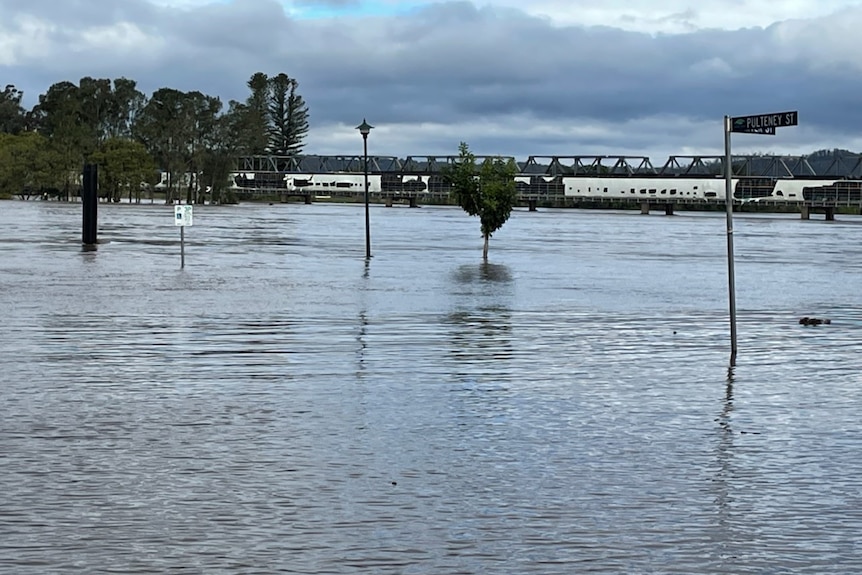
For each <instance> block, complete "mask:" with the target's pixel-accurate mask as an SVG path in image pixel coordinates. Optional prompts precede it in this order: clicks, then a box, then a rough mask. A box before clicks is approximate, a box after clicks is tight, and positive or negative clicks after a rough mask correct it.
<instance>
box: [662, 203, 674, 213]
mask: <svg viewBox="0 0 862 575" xmlns="http://www.w3.org/2000/svg"><path fill="white" fill-rule="evenodd" d="M664 215H666V216H672V215H673V204H665V205H664Z"/></svg>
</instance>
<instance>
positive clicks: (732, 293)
mask: <svg viewBox="0 0 862 575" xmlns="http://www.w3.org/2000/svg"><path fill="white" fill-rule="evenodd" d="M730 130H731V125H730V116H725V117H724V199H725V205H726V206H727V286H728V295H729V298H730V365H736V351H737V347H736V287H735V286H736V281H735V280H734V276H733V180H732V178H733V166H732V158H731V154H730Z"/></svg>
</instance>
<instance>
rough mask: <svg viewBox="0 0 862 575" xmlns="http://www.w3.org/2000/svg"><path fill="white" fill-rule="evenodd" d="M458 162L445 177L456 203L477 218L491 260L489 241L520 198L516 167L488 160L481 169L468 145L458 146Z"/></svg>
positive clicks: (484, 256)
mask: <svg viewBox="0 0 862 575" xmlns="http://www.w3.org/2000/svg"><path fill="white" fill-rule="evenodd" d="M458 152H459V155H458V160H457V161H455V162H454V163H453V164H452V165H450V166H447V167H446V169H445V170H444V172H443V177H444V178H445V180H446V181H447V182H448V183H449V185H451V186H452V195H453V197H454V199H455V201H456V202H457V203H458V205H459V206H461V209H463V210H464V211H465V212H467V213H468V214H470V215H471V216H478V218H479V222H480V227H481V231H482V237H483V238H484V240H485V242H484V247H483V249H482V259H484V260H485V261H487V260H488V241H489V240H490V238H491V236H492V235H493V234H494V232H496V231H497V230H499V229H500V228H501V227H503V224H505V223H506V221H507V220H508V219H509V216H510V215H511V214H512V208H513V207H515V203H516V202H517V199H518V192H517V188H516V186H515V180H514V177H515V174H516V173H517V166H516V165H515V163H514V161H512V160H504V159H502V158H486V159H485V160H484V161H483V162H482V164H481V165H480V166H477V164H476V156H474V155H473V154H472V153H471V152H470V148H469V147H468V146H467V144H466V143H464V142H461V145H460V146H459V147H458Z"/></svg>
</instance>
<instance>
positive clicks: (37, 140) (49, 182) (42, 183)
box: [0, 132, 64, 199]
mask: <svg viewBox="0 0 862 575" xmlns="http://www.w3.org/2000/svg"><path fill="white" fill-rule="evenodd" d="M58 156H59V154H58V152H57V150H56V149H55V148H54V147H53V146H52V143H51V141H50V140H49V139H48V138H46V137H45V136H43V135H42V134H39V133H37V132H22V133H20V134H18V135H12V134H0V190H2V191H3V192H6V193H9V194H14V195H18V196H20V197H21V198H22V199H27V198H29V197H31V196H34V195H41V194H46V193H51V194H54V195H56V194H57V193H58V192H59V188H60V187H61V186H63V184H64V174H63V173H62V172H61V171H58V170H57V169H56V168H55V166H56V163H57V162H58Z"/></svg>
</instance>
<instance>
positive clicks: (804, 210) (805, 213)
mask: <svg viewBox="0 0 862 575" xmlns="http://www.w3.org/2000/svg"><path fill="white" fill-rule="evenodd" d="M799 214H800V215H801V216H802V219H803V220H810V219H811V208H810V207H808V206H806V205H805V204H802V207H800V208H799Z"/></svg>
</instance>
